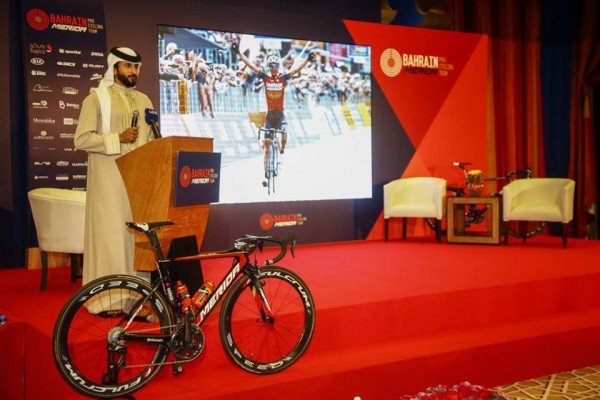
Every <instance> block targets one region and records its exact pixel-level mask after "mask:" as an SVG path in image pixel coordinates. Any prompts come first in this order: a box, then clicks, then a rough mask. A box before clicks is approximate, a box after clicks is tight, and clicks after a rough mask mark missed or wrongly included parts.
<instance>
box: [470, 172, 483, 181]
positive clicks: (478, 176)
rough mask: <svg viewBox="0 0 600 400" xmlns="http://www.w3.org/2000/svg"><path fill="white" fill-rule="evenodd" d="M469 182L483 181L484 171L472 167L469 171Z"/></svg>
mask: <svg viewBox="0 0 600 400" xmlns="http://www.w3.org/2000/svg"><path fill="white" fill-rule="evenodd" d="M467 182H469V183H483V172H482V171H481V170H479V169H472V170H470V171H469V172H467Z"/></svg>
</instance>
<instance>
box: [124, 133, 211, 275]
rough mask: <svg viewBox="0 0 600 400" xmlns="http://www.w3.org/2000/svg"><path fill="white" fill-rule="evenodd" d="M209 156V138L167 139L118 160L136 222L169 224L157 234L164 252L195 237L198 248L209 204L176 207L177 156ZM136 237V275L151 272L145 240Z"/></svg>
mask: <svg viewBox="0 0 600 400" xmlns="http://www.w3.org/2000/svg"><path fill="white" fill-rule="evenodd" d="M179 151H185V152H210V153H211V152H212V151H213V139H212V138H190V137H180V136H170V137H165V138H162V139H157V140H153V141H151V142H149V143H147V144H145V145H143V146H141V147H138V148H137V149H135V150H134V151H132V152H131V153H128V154H125V155H123V156H121V157H119V158H118V159H117V166H118V168H119V171H120V172H121V175H122V176H123V181H124V182H125V188H126V189H127V194H128V196H129V203H130V204H131V213H132V216H133V221H135V222H156V221H171V222H174V223H175V225H172V226H166V227H163V228H162V229H161V230H160V231H159V234H158V237H159V240H160V243H161V246H162V249H163V251H166V250H168V246H169V243H170V242H171V240H172V239H174V238H179V237H184V236H190V235H195V236H196V240H197V242H198V248H200V247H201V244H202V240H203V239H204V232H205V230H206V223H207V220H208V211H209V207H210V205H209V204H199V205H191V206H181V207H175V202H174V201H175V200H174V199H175V196H174V193H175V186H176V184H177V182H176V181H174V179H176V177H175V174H176V171H175V170H176V168H177V162H176V159H177V152H179ZM134 234H135V259H134V266H135V270H136V271H154V270H155V257H154V253H153V251H152V247H151V246H150V242H149V240H148V238H147V237H146V236H145V235H144V234H143V233H140V232H134Z"/></svg>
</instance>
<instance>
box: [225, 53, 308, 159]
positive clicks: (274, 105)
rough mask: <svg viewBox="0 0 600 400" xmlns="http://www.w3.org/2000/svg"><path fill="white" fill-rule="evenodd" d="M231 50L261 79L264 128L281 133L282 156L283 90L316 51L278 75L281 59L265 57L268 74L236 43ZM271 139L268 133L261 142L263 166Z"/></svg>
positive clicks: (270, 133) (283, 130) (284, 140)
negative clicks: (263, 90) (265, 111)
mask: <svg viewBox="0 0 600 400" xmlns="http://www.w3.org/2000/svg"><path fill="white" fill-rule="evenodd" d="M231 49H232V50H233V51H234V52H235V53H236V54H237V55H238V56H239V57H240V59H241V60H242V61H243V62H244V64H246V65H247V66H248V68H250V69H251V70H252V71H254V73H255V74H256V76H257V77H258V78H259V79H262V80H263V82H264V89H265V96H266V99H267V115H266V118H265V126H264V128H265V129H267V130H270V129H280V130H281V131H282V138H281V150H280V153H281V154H283V152H284V150H285V145H286V143H287V129H286V127H287V123H286V121H285V115H284V113H283V100H284V96H285V88H286V86H287V82H288V81H289V79H290V78H291V77H292V76H294V75H295V74H297V73H298V72H300V70H302V68H304V67H305V66H306V64H308V62H309V61H312V60H314V59H315V57H316V56H317V55H318V52H317V51H312V52H311V53H310V54H309V55H308V57H306V59H304V61H302V62H301V63H300V64H299V65H298V66H297V67H295V68H293V69H291V70H290V71H289V72H287V73H283V74H282V73H280V72H279V67H280V66H281V59H280V58H279V56H277V55H275V54H271V55H269V56H267V60H266V64H267V68H268V70H269V73H266V72H264V71H262V70H261V69H259V68H258V67H257V66H256V65H254V64H253V63H252V62H251V61H250V60H249V59H248V57H246V56H245V55H244V54H243V53H242V52H240V49H239V46H238V44H237V43H232V44H231ZM272 139H273V133H272V132H269V131H268V133H267V134H265V141H264V142H263V149H264V153H265V165H266V162H267V159H268V152H269V146H268V144H270V143H269V142H267V140H269V141H270V140H272Z"/></svg>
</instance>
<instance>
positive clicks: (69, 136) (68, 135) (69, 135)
mask: <svg viewBox="0 0 600 400" xmlns="http://www.w3.org/2000/svg"><path fill="white" fill-rule="evenodd" d="M60 138H61V139H75V134H74V133H61V134H60Z"/></svg>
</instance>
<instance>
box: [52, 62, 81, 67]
mask: <svg viewBox="0 0 600 400" xmlns="http://www.w3.org/2000/svg"><path fill="white" fill-rule="evenodd" d="M56 65H60V66H61V67H74V66H75V65H76V64H75V63H74V62H71V61H57V62H56Z"/></svg>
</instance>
